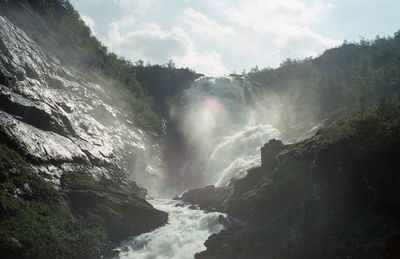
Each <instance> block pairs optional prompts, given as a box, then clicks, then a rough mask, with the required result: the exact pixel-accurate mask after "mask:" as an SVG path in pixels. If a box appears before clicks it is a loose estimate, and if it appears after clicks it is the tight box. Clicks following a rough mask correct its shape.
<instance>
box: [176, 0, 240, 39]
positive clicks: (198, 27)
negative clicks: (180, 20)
mask: <svg viewBox="0 0 400 259" xmlns="http://www.w3.org/2000/svg"><path fill="white" fill-rule="evenodd" d="M183 17H184V22H185V23H186V24H187V25H189V28H190V31H191V33H195V34H197V35H201V36H203V37H211V38H217V39H221V38H223V37H226V36H233V35H234V33H235V32H234V30H233V29H232V28H231V27H230V26H226V25H224V26H222V25H220V24H218V23H217V22H216V21H214V20H213V19H211V18H209V17H208V16H206V15H205V14H203V13H201V12H199V11H196V10H194V9H193V8H187V9H186V10H185V11H184V13H183Z"/></svg>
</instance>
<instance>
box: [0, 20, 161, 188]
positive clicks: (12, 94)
mask: <svg viewBox="0 0 400 259" xmlns="http://www.w3.org/2000/svg"><path fill="white" fill-rule="evenodd" d="M116 98H118V97H117V96H116V95H115V93H114V92H112V89H111V88H107V87H104V85H99V84H97V83H94V82H88V81H86V80H84V79H82V78H81V77H79V76H78V75H76V74H75V73H74V72H72V71H71V70H69V69H68V68H67V67H64V66H62V64H61V62H60V61H59V60H57V58H56V57H53V56H49V54H48V53H45V52H44V51H43V50H42V49H41V47H40V46H39V45H37V44H36V43H35V42H34V41H33V40H32V39H31V38H30V37H29V36H28V35H27V34H26V33H25V32H23V31H22V30H20V29H19V28H17V27H16V26H14V25H13V24H12V23H11V22H9V21H8V20H7V19H6V18H4V17H2V16H0V139H1V140H2V141H5V143H8V144H10V145H12V146H13V147H14V148H15V149H16V150H18V151H19V152H20V153H21V154H23V155H24V157H25V158H26V159H27V160H28V161H30V162H31V163H32V165H33V166H34V169H35V170H36V171H37V172H38V173H40V174H41V175H42V176H45V177H47V178H48V180H50V181H52V182H54V183H57V182H58V181H59V178H60V175H62V174H63V173H69V172H71V171H74V170H81V171H82V170H84V171H85V170H88V172H89V173H90V174H92V175H93V176H95V177H104V176H107V177H108V178H109V179H110V181H113V182H115V183H116V184H117V185H120V186H122V187H123V186H124V183H125V182H126V181H127V180H128V178H129V180H134V181H138V183H139V185H141V186H144V187H148V188H151V187H152V186H151V185H149V184H150V183H154V182H155V181H154V177H157V174H156V173H154V172H157V168H158V167H159V166H160V160H159V159H158V158H157V154H159V153H160V152H161V151H160V149H159V147H158V149H154V148H153V143H152V140H150V138H149V137H148V136H147V134H146V133H145V132H143V131H141V130H140V129H138V128H137V127H136V125H135V124H134V123H132V122H130V123H128V122H127V120H126V118H125V117H124V116H123V113H122V112H121V111H119V110H118V109H116V108H115V106H114V105H113V104H114V103H115V102H117V101H118V100H117V99H116ZM150 164H151V167H149V168H152V173H151V174H150V173H149V172H148V170H146V168H148V165H150ZM135 191H137V194H138V195H139V196H144V195H145V194H144V193H145V192H143V191H142V188H140V187H138V188H137V189H136V190H135Z"/></svg>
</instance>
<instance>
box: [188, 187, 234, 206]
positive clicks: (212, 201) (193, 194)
mask: <svg viewBox="0 0 400 259" xmlns="http://www.w3.org/2000/svg"><path fill="white" fill-rule="evenodd" d="M231 192H232V189H231V188H230V187H217V188H216V187H214V186H213V185H212V186H207V187H204V188H198V189H193V190H189V191H187V192H185V193H184V194H183V195H182V197H181V200H183V201H185V202H187V203H190V204H194V205H198V206H199V208H200V209H202V210H206V211H210V212H211V211H224V210H225V205H226V201H227V199H228V198H229V197H230V195H231Z"/></svg>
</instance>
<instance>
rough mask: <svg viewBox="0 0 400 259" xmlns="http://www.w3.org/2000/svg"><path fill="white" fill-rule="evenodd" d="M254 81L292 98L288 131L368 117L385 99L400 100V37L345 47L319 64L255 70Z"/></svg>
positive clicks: (285, 113) (286, 114)
mask: <svg viewBox="0 0 400 259" xmlns="http://www.w3.org/2000/svg"><path fill="white" fill-rule="evenodd" d="M248 76H249V77H250V78H252V79H254V80H256V81H258V82H260V83H262V84H263V85H265V86H267V87H270V88H272V89H274V90H275V91H276V92H277V93H278V95H279V96H281V97H284V98H286V99H285V102H284V105H283V106H282V107H281V114H282V116H281V117H282V120H283V124H285V125H296V124H297V123H301V122H304V121H307V120H314V121H320V120H322V119H326V118H331V119H337V118H340V117H342V116H345V115H347V114H352V113H355V112H367V111H368V110H371V109H373V108H374V107H375V106H376V105H377V104H379V102H380V101H381V99H382V98H386V97H387V96H388V95H391V94H397V95H399V94H400V32H397V33H395V34H394V36H392V37H387V38H382V37H377V38H376V39H375V40H371V41H367V40H364V39H363V40H361V41H360V42H359V43H349V42H344V43H343V44H342V45H341V46H338V47H336V48H332V49H328V50H326V51H325V52H324V53H323V54H322V55H320V56H319V57H317V58H306V59H304V60H291V59H288V60H286V61H285V62H283V63H282V64H281V66H280V67H279V68H277V69H271V68H265V69H262V70H259V69H253V70H252V71H251V72H250V73H249V74H248Z"/></svg>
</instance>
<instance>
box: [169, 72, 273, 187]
mask: <svg viewBox="0 0 400 259" xmlns="http://www.w3.org/2000/svg"><path fill="white" fill-rule="evenodd" d="M278 101H279V100H278V99H277V98H276V97H275V96H274V95H273V94H272V93H271V92H270V91H268V89H267V88H265V87H262V86H260V85H259V84H257V83H256V82H254V81H253V80H251V79H248V78H246V77H244V78H242V77H219V78H212V77H201V78H199V79H197V80H196V81H195V82H194V83H193V84H192V85H191V87H190V88H188V89H187V90H185V91H184V92H183V94H182V97H181V99H180V102H179V103H178V105H177V107H176V108H175V109H174V110H173V114H172V115H173V116H177V117H178V118H179V120H180V122H181V129H182V131H183V134H184V136H185V139H186V142H187V144H188V146H189V149H190V150H191V151H192V152H193V155H192V158H191V160H190V161H189V162H188V164H187V167H186V168H185V174H186V177H187V178H191V179H193V178H195V179H196V182H192V183H188V185H187V186H186V187H187V188H193V187H201V186H204V185H210V184H212V185H216V186H224V185H227V184H228V183H229V180H230V179H231V178H232V177H240V176H242V175H243V174H245V172H246V170H247V169H249V168H251V167H253V166H255V165H258V164H260V153H259V148H260V147H261V146H262V145H263V144H264V143H265V142H267V141H268V140H269V139H271V138H279V137H280V133H279V131H278V130H277V129H275V128H274V127H273V126H272V125H276V124H277V123H278V122H279V116H278V111H277V107H278V105H277V103H278ZM192 174H197V175H196V176H195V177H193V175H192Z"/></svg>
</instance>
